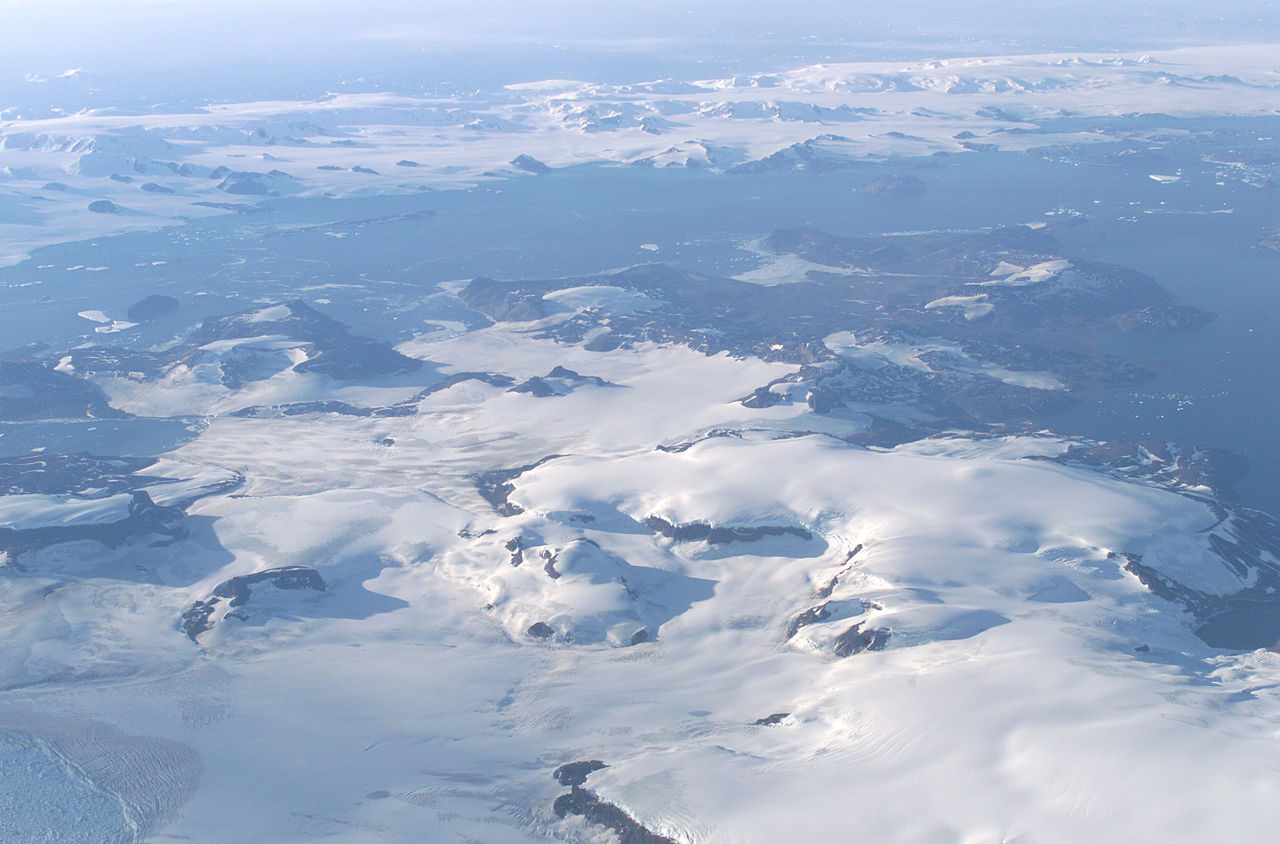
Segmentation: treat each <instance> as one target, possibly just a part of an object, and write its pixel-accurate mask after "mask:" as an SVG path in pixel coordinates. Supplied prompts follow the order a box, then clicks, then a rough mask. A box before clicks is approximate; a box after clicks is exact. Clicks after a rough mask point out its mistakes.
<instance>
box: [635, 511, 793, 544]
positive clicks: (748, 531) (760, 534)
mask: <svg viewBox="0 0 1280 844" xmlns="http://www.w3.org/2000/svg"><path fill="white" fill-rule="evenodd" d="M644 524H645V527H647V528H649V530H651V531H653V532H654V533H657V534H659V535H661V536H665V537H666V538H668V539H674V540H675V541H677V542H706V543H708V544H711V545H719V544H723V543H727V542H755V541H757V540H760V539H764V538H765V537H766V536H798V537H799V538H801V539H805V540H809V539H813V534H812V533H811V532H809V531H807V530H805V529H804V528H801V527H794V526H791V525H757V526H752V527H723V526H715V527H713V526H712V525H709V524H707V523H706V522H688V523H686V524H672V523H671V522H668V521H667V520H666V519H663V518H662V517H660V516H649V517H648V518H647V519H645V520H644Z"/></svg>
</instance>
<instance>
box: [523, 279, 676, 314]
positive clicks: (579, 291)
mask: <svg viewBox="0 0 1280 844" xmlns="http://www.w3.org/2000/svg"><path fill="white" fill-rule="evenodd" d="M542 298H543V299H545V300H546V301H548V302H553V303H555V304H556V305H559V306H560V307H562V308H566V309H568V310H570V311H585V310H597V311H603V312H605V313H608V314H616V315H618V316H622V315H625V314H633V313H636V312H638V311H648V310H652V309H653V308H656V307H658V304H659V303H658V302H656V301H654V300H653V299H651V298H649V297H648V296H646V295H645V294H643V293H641V292H640V291H638V290H630V289H628V288H625V287H613V286H609V285H601V284H589V285H584V286H582V287H565V288H562V289H560V290H556V291H553V292H551V293H548V294H546V295H545V296H543V297H542Z"/></svg>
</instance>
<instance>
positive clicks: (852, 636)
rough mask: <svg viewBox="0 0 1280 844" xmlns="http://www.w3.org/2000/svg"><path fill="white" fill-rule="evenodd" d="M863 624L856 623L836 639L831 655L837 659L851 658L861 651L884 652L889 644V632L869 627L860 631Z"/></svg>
mask: <svg viewBox="0 0 1280 844" xmlns="http://www.w3.org/2000/svg"><path fill="white" fill-rule="evenodd" d="M863 624H864V622H861V621H859V622H857V623H856V624H854V625H853V626H852V627H850V628H849V629H848V630H846V631H844V632H843V633H841V634H840V635H839V636H837V637H836V644H835V649H834V650H833V653H834V654H835V655H836V656H838V657H841V658H843V657H846V656H853V655H854V654H857V653H862V652H863V651H879V650H884V646H885V645H887V644H888V643H889V636H890V635H891V632H890V631H889V630H886V629H882V628H873V627H869V628H867V629H866V630H863V629H862V625H863Z"/></svg>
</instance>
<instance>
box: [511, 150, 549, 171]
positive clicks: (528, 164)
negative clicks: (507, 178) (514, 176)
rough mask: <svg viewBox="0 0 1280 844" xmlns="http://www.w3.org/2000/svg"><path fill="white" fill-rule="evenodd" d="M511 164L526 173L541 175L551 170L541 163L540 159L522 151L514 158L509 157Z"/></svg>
mask: <svg viewBox="0 0 1280 844" xmlns="http://www.w3.org/2000/svg"><path fill="white" fill-rule="evenodd" d="M511 166H512V167H519V168H520V169H521V170H524V171H525V172H527V173H534V174H537V175H539V176H542V175H545V174H547V173H550V172H551V168H550V167H548V166H547V165H545V164H543V163H542V162H541V161H539V160H538V159H536V158H534V157H533V156H532V155H526V154H524V153H521V154H520V155H517V156H516V157H515V158H513V159H511Z"/></svg>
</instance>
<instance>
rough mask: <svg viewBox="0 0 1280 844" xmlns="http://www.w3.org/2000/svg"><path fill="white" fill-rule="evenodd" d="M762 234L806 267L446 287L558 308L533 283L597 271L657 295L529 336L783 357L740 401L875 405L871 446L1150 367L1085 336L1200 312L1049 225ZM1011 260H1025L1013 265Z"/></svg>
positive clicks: (1027, 407)
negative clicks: (775, 378)
mask: <svg viewBox="0 0 1280 844" xmlns="http://www.w3.org/2000/svg"><path fill="white" fill-rule="evenodd" d="M764 246H765V248H766V249H769V250H770V251H773V252H776V253H778V254H791V255H796V256H798V257H801V258H804V259H806V260H809V261H812V262H814V263H815V264H817V265H820V266H818V267H816V268H814V269H812V270H810V271H808V272H807V274H806V275H805V277H804V278H803V279H799V280H796V281H795V282H794V283H791V284H787V285H776V286H764V285H757V284H751V283H748V282H743V281H737V280H735V279H729V278H719V277H715V276H708V275H702V274H698V273H689V272H683V271H680V270H677V269H675V268H672V267H669V266H665V265H661V264H650V265H643V266H637V267H632V268H630V269H627V270H623V271H621V272H615V273H610V274H605V275H597V276H586V277H579V278H566V279H549V280H533V281H513V282H501V281H496V280H494V279H491V278H478V279H475V280H474V281H472V282H471V283H469V284H468V285H467V286H466V287H465V288H464V289H463V290H462V291H461V292H460V293H459V296H460V298H461V299H462V301H463V302H464V303H465V304H466V305H468V307H470V308H472V309H473V310H476V311H478V312H479V313H481V314H483V315H485V316H487V317H489V318H491V319H494V320H497V321H511V322H528V321H533V320H540V319H542V318H544V317H548V316H551V315H552V314H553V313H557V312H558V309H557V308H556V307H555V306H554V304H553V303H552V302H551V301H549V300H547V299H546V298H545V297H546V295H547V294H549V293H552V292H554V291H556V290H559V289H563V288H567V287H576V286H583V285H602V286H611V287H619V288H623V289H627V290H634V291H637V292H640V293H643V294H644V295H645V296H646V297H647V298H649V299H650V300H652V301H653V302H654V303H655V306H654V307H651V308H647V309H645V310H643V311H634V312H629V313H627V312H619V313H610V312H608V311H607V310H601V311H583V312H579V313H576V314H573V315H572V316H569V317H567V318H565V319H563V320H562V321H560V322H557V323H556V324H554V325H550V326H548V327H546V328H544V329H542V331H541V332H540V333H539V335H538V336H542V337H547V338H551V339H555V340H559V341H562V342H567V343H581V344H584V345H587V346H588V347H596V346H598V347H599V348H602V349H611V348H616V347H618V346H622V345H629V344H636V343H642V342H653V343H659V344H663V343H666V344H670V343H680V344H683V345H687V346H689V347H690V348H693V349H697V350H699V351H703V352H706V353H708V354H715V353H720V352H729V353H730V354H733V355H741V356H753V357H760V358H763V359H765V360H771V361H782V362H788V363H794V364H796V365H797V366H799V369H798V370H797V372H796V373H795V374H794V377H792V378H788V379H784V382H781V383H780V382H772V383H771V384H768V385H764V386H763V387H761V388H758V389H757V390H755V391H754V392H753V393H752V394H751V395H750V396H747V397H746V398H744V399H743V403H744V404H746V405H747V406H748V407H761V408H763V407H769V406H772V405H774V404H779V403H784V402H800V401H804V402H807V403H808V404H809V406H810V408H811V409H812V410H813V412H815V413H819V414H833V415H845V414H854V413H855V410H854V408H856V413H858V414H869V415H871V416H872V417H873V423H872V425H873V427H872V431H871V432H870V433H868V434H864V435H860V436H861V437H862V440H861V441H864V442H866V443H867V444H877V445H893V444H896V442H903V441H906V440H908V439H918V438H919V437H920V436H927V435H928V434H931V433H935V432H938V431H943V430H949V429H953V428H963V429H968V430H984V429H986V428H987V427H988V426H994V425H1000V426H1004V427H1005V428H1006V429H1007V428H1009V427H1014V428H1015V429H1017V428H1028V429H1034V427H1035V419H1036V418H1037V417H1040V416H1042V415H1043V414H1045V413H1048V412H1055V411H1063V410H1066V409H1068V408H1070V407H1071V406H1073V405H1074V404H1076V403H1077V402H1080V401H1082V400H1088V399H1091V398H1092V397H1094V396H1096V395H1098V394H1100V393H1101V392H1103V391H1105V390H1108V389H1113V388H1116V387H1129V386H1133V385H1136V384H1140V383H1143V382H1145V381H1149V380H1150V379H1152V378H1154V377H1155V376H1156V374H1157V373H1158V371H1159V369H1160V367H1161V366H1163V365H1165V364H1162V363H1159V362H1151V361H1139V360H1131V359H1126V358H1122V357H1118V356H1116V355H1111V354H1108V353H1105V352H1103V351H1100V349H1101V348H1102V346H1101V344H1100V343H1097V342H1095V340H1099V339H1101V338H1103V337H1105V336H1107V335H1110V334H1114V333H1116V332H1118V331H1121V330H1184V329H1188V328H1194V327H1196V326H1199V325H1203V324H1204V323H1205V322H1206V321H1208V320H1209V319H1211V315H1210V314H1208V313H1206V312H1204V311H1201V310H1199V309H1196V308H1194V307H1191V306H1189V305H1186V304H1185V303H1181V302H1178V301H1177V300H1175V299H1174V297H1173V296H1172V295H1171V294H1170V293H1169V292H1168V291H1166V290H1164V289H1163V288H1162V287H1160V285H1159V284H1157V283H1156V282H1155V281H1154V280H1153V279H1151V278H1149V277H1147V276H1145V275H1143V274H1141V273H1137V272H1134V271H1132V270H1129V269H1126V268H1124V267H1119V266H1114V265H1109V264H1102V263H1098V262H1093V261H1083V260H1079V259H1071V258H1067V257H1064V256H1063V254H1062V248H1061V245H1060V244H1059V243H1058V241H1056V240H1055V239H1054V238H1053V236H1052V235H1051V234H1049V233H1048V232H1047V231H1044V230H1035V229H1031V228H1028V227H1025V226H1012V227H1007V228H997V229H992V230H989V231H976V232H941V233H925V234H913V235H882V236H873V237H838V236H835V235H830V234H826V233H823V232H819V231H816V230H813V229H787V230H780V231H777V232H774V233H773V234H772V235H770V236H769V237H768V238H767V239H766V240H765V241H764ZM1055 262H1056V263H1055ZM823 266H825V267H829V268H831V269H830V271H827V270H823V269H822V267H823ZM1009 267H1014V268H1029V267H1040V269H1038V270H1037V271H1035V272H1027V273H1025V274H1024V275H1022V276H1019V275H1018V272H1016V271H1015V270H1011V269H1009ZM993 273H994V274H995V275H993ZM848 331H854V332H856V338H855V339H856V343H857V345H858V346H859V347H867V346H870V347H871V348H872V349H873V350H874V348H877V347H881V346H878V345H877V344H883V345H886V346H895V345H898V346H906V347H911V348H915V349H922V348H923V349H930V350H929V351H923V352H920V353H919V354H918V355H917V359H918V360H919V364H914V363H912V364H910V365H908V364H904V363H900V362H897V360H896V359H894V358H892V357H891V356H877V355H876V354H875V352H874V351H871V352H869V353H866V354H862V355H858V354H849V353H842V352H841V351H840V350H838V349H832V348H829V347H827V345H826V342H825V341H826V339H827V338H828V337H830V336H831V335H833V334H835V335H838V334H839V333H840V332H848ZM1001 373H1051V375H1052V378H1051V379H1050V380H1048V381H1046V380H1044V379H1036V378H1027V379H1021V380H1020V379H1019V378H1016V377H1010V376H1006V375H1001ZM1054 379H1056V382H1055V380H1054ZM543 380H547V379H543ZM1058 385H1060V387H1059V386H1058ZM540 386H541V385H538V384H536V383H535V384H530V385H528V386H527V387H526V389H530V390H537V389H539V388H540ZM543 392H545V390H543ZM902 406H910V407H912V408H913V409H916V410H921V411H923V413H922V414H916V415H915V418H914V419H913V420H912V421H911V422H909V423H904V422H903V421H902V416H901V414H900V413H897V412H896V411H895V408H900V407H902Z"/></svg>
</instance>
